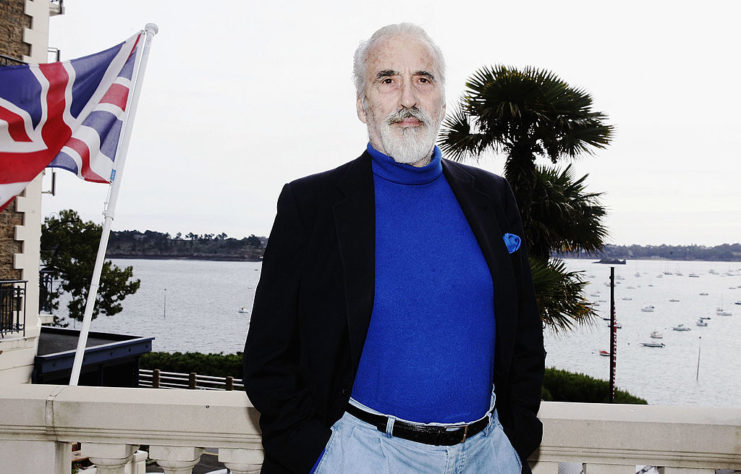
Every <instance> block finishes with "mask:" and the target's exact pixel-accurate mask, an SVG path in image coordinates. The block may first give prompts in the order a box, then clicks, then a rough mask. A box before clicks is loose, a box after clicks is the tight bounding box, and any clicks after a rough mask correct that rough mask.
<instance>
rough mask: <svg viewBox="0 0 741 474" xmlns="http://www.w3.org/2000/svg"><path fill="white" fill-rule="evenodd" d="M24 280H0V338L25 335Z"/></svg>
mask: <svg viewBox="0 0 741 474" xmlns="http://www.w3.org/2000/svg"><path fill="white" fill-rule="evenodd" d="M26 283H27V282H26V281H25V280H0V338H3V337H5V335H6V334H8V333H21V335H23V336H25V335H26V298H25V296H26Z"/></svg>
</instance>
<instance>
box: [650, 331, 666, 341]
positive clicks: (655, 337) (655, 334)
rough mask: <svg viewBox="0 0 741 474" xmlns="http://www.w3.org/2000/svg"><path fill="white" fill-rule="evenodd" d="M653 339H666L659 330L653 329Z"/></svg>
mask: <svg viewBox="0 0 741 474" xmlns="http://www.w3.org/2000/svg"><path fill="white" fill-rule="evenodd" d="M651 339H664V335H663V334H661V333H660V332H659V331H651Z"/></svg>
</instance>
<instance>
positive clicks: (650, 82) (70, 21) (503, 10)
mask: <svg viewBox="0 0 741 474" xmlns="http://www.w3.org/2000/svg"><path fill="white" fill-rule="evenodd" d="M64 6H65V9H66V13H65V14H64V15H62V16H58V17H54V18H52V19H51V20H50V38H49V44H50V46H53V47H57V48H59V49H60V50H61V52H62V59H72V58H76V57H80V56H84V55H87V54H91V53H94V52H97V51H100V50H103V49H106V48H108V47H110V46H112V45H114V44H116V43H119V42H121V41H123V40H124V39H126V38H128V37H129V36H130V35H132V34H134V33H135V32H136V31H138V30H139V29H142V28H143V27H144V25H145V24H146V23H148V22H154V23H156V24H157V25H158V26H159V29H160V32H159V34H158V35H157V36H156V37H155V38H154V40H153V42H152V48H151V55H150V58H149V64H148V68H147V71H146V77H145V79H144V84H143V89H142V95H141V99H140V103H139V109H138V112H137V117H136V123H135V125H134V131H133V136H132V141H131V145H130V149H129V157H128V160H127V164H126V169H125V173H124V176H123V181H122V189H121V194H120V198H119V202H118V208H117V210H116V220H115V221H114V225H113V228H114V230H124V229H138V230H146V229H150V230H157V231H161V232H170V233H172V234H174V233H176V232H183V233H184V234H185V233H187V232H195V233H199V234H200V233H220V232H226V233H227V234H229V235H230V236H234V237H243V236H246V235H249V234H253V233H254V234H257V235H267V234H268V232H269V230H270V226H271V224H272V220H273V217H274V215H275V200H276V198H277V196H278V193H279V192H280V188H281V186H282V185H283V184H284V183H286V182H288V181H290V180H292V179H295V178H298V177H301V176H304V175H306V174H310V173H314V172H318V171H322V170H325V169H329V168H333V167H335V166H337V165H339V164H341V163H343V162H345V161H348V160H350V159H352V158H355V157H356V156H358V155H359V154H360V153H361V152H362V151H363V148H364V146H365V143H366V142H367V136H366V131H365V128H364V125H363V124H362V123H361V122H360V121H359V120H358V119H357V117H356V115H355V104H354V101H355V99H354V90H353V85H352V80H351V67H352V54H353V51H354V49H355V47H356V46H357V44H358V42H359V41H360V40H361V39H364V38H367V37H368V36H370V34H371V33H372V32H373V31H374V30H375V29H377V28H378V27H380V26H382V25H385V24H388V23H397V22H401V21H410V22H414V23H418V24H420V25H421V26H423V27H424V28H425V29H427V31H428V32H429V33H430V35H431V36H432V37H433V38H434V39H435V41H436V42H437V43H438V44H439V45H440V47H441V48H442V50H443V52H444V53H445V56H446V62H447V65H448V74H447V100H448V107H449V109H450V108H452V107H453V106H454V104H455V103H456V102H457V101H458V99H459V97H460V95H461V93H462V92H463V89H464V84H465V81H466V78H467V77H469V76H470V75H471V74H472V73H473V72H474V71H475V70H476V69H477V68H479V67H481V66H483V65H494V64H507V65H513V66H518V67H524V66H535V67H539V68H545V69H549V70H551V71H552V72H554V73H555V74H557V75H559V76H560V77H561V78H562V79H564V80H566V81H567V82H568V83H569V84H571V85H573V86H576V87H579V88H583V89H585V90H586V91H587V92H589V93H590V94H591V95H592V97H593V99H594V108H595V109H596V110H599V111H601V112H604V113H605V114H607V115H608V116H609V122H610V123H612V124H613V125H614V126H615V130H616V132H615V138H614V141H613V144H612V145H611V146H610V147H609V148H608V149H606V150H602V151H599V152H597V154H596V155H595V156H591V157H590V156H585V157H583V158H580V159H577V160H575V161H574V168H575V170H576V172H577V173H578V174H579V175H581V174H585V173H589V175H590V176H589V179H588V183H589V184H588V190H590V191H594V192H603V193H604V197H603V203H604V204H605V205H606V207H607V208H608V210H609V215H608V217H607V220H606V223H607V225H608V228H609V232H610V237H609V242H610V243H616V244H634V243H635V244H661V243H666V244H700V245H716V244H720V243H732V242H739V241H741V186H740V185H739V181H740V180H741V173H740V171H741V165H740V164H739V162H740V159H741V116H739V112H740V111H741V92H739V83H740V81H741V61H739V59H738V58H739V54H738V47H739V45H740V44H741V30H740V29H739V28H738V18H739V17H741V3H740V2H738V1H733V0H726V1H721V0H709V1H704V2H697V1H692V2H688V1H676V0H675V1H651V2H646V1H633V0H630V1H622V2H595V1H568V0H562V1H558V2H554V1H548V0H542V1H517V2H513V1H492V0H487V1H478V2H468V1H435V0H430V1H425V2H418V1H411V2H401V1H397V2H348V1H346V0H337V1H312V2H300V1H292V2H289V1H271V2H266V1H257V0H242V1H232V0H229V1H219V2H195V1H179V2H175V1H164V0H161V1H151V0H127V1H126V2H121V1H116V2H114V1H108V0H106V1H101V0H65V2H64ZM502 164H503V159H502V157H501V156H496V155H493V154H492V155H488V156H484V157H482V158H481V161H480V162H479V166H481V167H483V168H486V169H489V170H491V171H494V172H501V169H502ZM47 186H48V184H47ZM105 195H106V186H104V185H99V184H93V183H85V182H82V181H79V180H77V178H75V177H74V176H72V175H71V174H70V173H66V172H64V171H58V172H57V195H56V196H54V197H51V196H45V197H44V204H43V205H44V213H45V214H47V215H48V214H50V213H53V212H56V211H58V210H60V209H66V208H74V209H76V210H78V212H80V214H81V215H82V216H83V217H84V218H85V219H90V220H95V221H97V222H102V215H101V212H102V208H103V200H104V199H105Z"/></svg>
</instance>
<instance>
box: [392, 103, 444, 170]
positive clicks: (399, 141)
mask: <svg viewBox="0 0 741 474" xmlns="http://www.w3.org/2000/svg"><path fill="white" fill-rule="evenodd" d="M406 110H409V109H405V110H402V111H399V112H396V113H393V114H391V115H389V116H388V117H386V120H384V122H383V125H382V126H381V127H380V130H379V133H380V135H381V137H380V138H381V145H383V149H384V150H385V151H386V154H387V155H389V156H390V157H391V158H393V159H394V161H396V162H397V163H403V164H407V165H411V164H414V163H420V162H421V165H426V164H427V163H429V162H430V159H431V158H432V150H433V148H434V147H435V140H436V139H437V133H438V131H439V130H440V124H441V123H442V115H443V114H442V113H441V114H440V116H439V118H438V120H433V118H432V117H430V114H428V113H427V112H425V111H424V110H422V109H417V108H416V107H415V108H413V110H412V112H411V113H406V114H405V112H406ZM405 115H411V116H414V117H416V118H417V119H418V120H420V121H421V122H422V125H421V126H419V127H407V128H402V129H400V131H401V137H397V136H396V135H395V134H394V132H393V130H391V126H392V124H393V123H395V121H398V119H400V118H401V117H403V116H405Z"/></svg>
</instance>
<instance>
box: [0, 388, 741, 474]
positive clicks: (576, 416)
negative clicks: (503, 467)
mask: <svg viewBox="0 0 741 474" xmlns="http://www.w3.org/2000/svg"><path fill="white" fill-rule="evenodd" d="M540 416H541V419H542V420H543V423H544V439H543V444H542V446H541V448H540V450H539V452H538V453H536V454H535V455H534V456H533V458H532V459H531V465H532V466H533V469H534V472H535V473H536V474H556V473H557V472H558V463H559V462H578V463H583V468H584V472H585V473H588V474H593V473H598V474H612V473H626V474H629V473H635V472H636V470H635V466H636V465H645V464H649V465H654V466H659V467H661V468H662V469H661V472H663V474H679V473H682V474H699V473H707V474H714V473H715V470H716V469H741V409H719V408H687V407H681V408H680V407H664V406H650V405H649V406H646V405H604V404H582V403H560V402H546V403H544V404H543V407H542V409H541V414H540ZM74 442H81V443H82V455H83V456H89V457H90V458H91V459H92V460H93V462H95V464H96V466H97V472H98V473H100V474H102V473H123V472H128V473H132V474H133V473H138V472H140V471H141V472H143V469H142V468H141V466H139V467H137V466H136V465H134V464H132V459H133V454H134V452H135V450H136V448H137V446H139V445H148V446H149V457H150V458H153V459H156V460H157V462H158V463H159V464H160V466H162V467H163V468H164V470H165V472H166V473H188V472H191V470H192V467H193V466H194V465H195V464H196V463H197V462H198V460H199V457H200V454H201V452H202V451H203V448H218V452H219V460H220V461H221V462H223V463H224V464H225V465H226V466H227V467H228V468H229V469H230V470H231V471H232V472H233V473H235V474H239V473H246V472H253V471H258V470H259V469H260V464H261V462H262V458H263V453H262V447H261V444H260V434H259V428H258V425H257V412H256V411H255V409H254V408H252V406H251V405H250V403H249V401H248V400H247V397H246V396H245V394H244V393H243V392H218V391H205V390H157V389H143V388H108V387H67V386H57V385H9V386H3V387H0V470H2V472H12V473H26V472H28V473H37V472H44V473H54V474H62V473H64V474H67V473H69V472H70V455H71V444H72V443H74Z"/></svg>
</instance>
